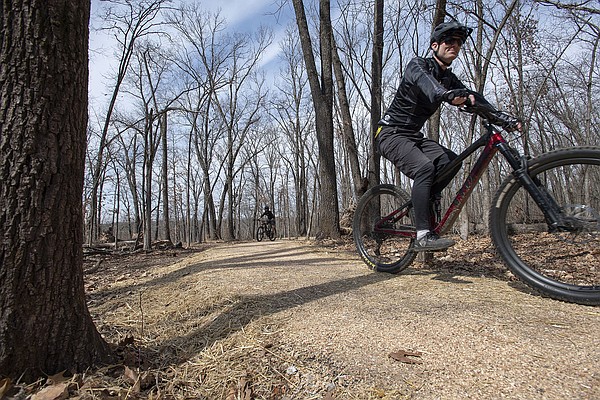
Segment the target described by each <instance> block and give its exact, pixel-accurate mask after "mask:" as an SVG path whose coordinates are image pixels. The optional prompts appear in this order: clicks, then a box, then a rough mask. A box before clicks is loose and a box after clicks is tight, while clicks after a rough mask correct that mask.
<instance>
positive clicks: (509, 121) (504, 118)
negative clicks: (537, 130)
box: [490, 111, 521, 132]
mask: <svg viewBox="0 0 600 400" xmlns="http://www.w3.org/2000/svg"><path fill="white" fill-rule="evenodd" d="M490 122H491V123H492V124H494V125H500V126H501V127H502V128H503V129H504V130H505V131H507V132H512V131H514V130H519V131H520V130H521V121H520V120H519V119H518V118H516V117H513V116H512V115H510V114H507V113H505V112H502V111H496V112H495V113H493V118H491V119H490Z"/></svg>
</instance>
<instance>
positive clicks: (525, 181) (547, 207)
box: [496, 142, 568, 231]
mask: <svg viewBox="0 0 600 400" xmlns="http://www.w3.org/2000/svg"><path fill="white" fill-rule="evenodd" d="M496 146H497V147H498V149H499V150H500V152H501V153H502V155H504V158H505V159H506V160H507V161H508V163H509V164H510V166H511V167H512V168H513V172H512V174H513V176H514V177H515V178H516V179H517V180H518V181H519V182H521V185H522V186H523V188H524V189H525V190H526V191H527V192H528V193H529V195H530V196H531V198H532V199H533V201H534V202H535V203H536V204H537V205H538V207H539V208H540V210H542V212H543V213H544V217H545V219H546V222H547V223H548V227H549V229H550V231H554V230H556V229H558V228H561V227H562V228H568V227H567V226H566V224H565V222H564V218H563V213H562V209H561V207H560V206H559V205H558V204H557V203H556V201H555V200H554V198H553V197H552V195H551V194H550V193H548V191H547V190H546V188H545V187H544V186H543V185H542V183H541V182H540V180H539V179H538V178H537V177H532V176H531V175H530V174H529V171H528V158H527V157H526V156H520V155H519V154H518V153H517V152H516V151H514V150H513V149H512V148H511V147H510V146H509V145H508V144H507V143H506V142H500V143H497V144H496Z"/></svg>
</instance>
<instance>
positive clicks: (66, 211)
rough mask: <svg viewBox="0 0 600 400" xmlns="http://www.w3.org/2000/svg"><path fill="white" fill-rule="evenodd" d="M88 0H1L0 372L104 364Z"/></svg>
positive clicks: (32, 373) (27, 374)
mask: <svg viewBox="0 0 600 400" xmlns="http://www.w3.org/2000/svg"><path fill="white" fill-rule="evenodd" d="M89 13H90V3H89V1H88V2H86V1H67V0H55V1H51V2H47V1H45V0H22V1H16V2H2V3H0V24H1V28H2V37H1V39H0V63H1V65H2V68H1V69H0V106H1V107H0V109H1V110H2V111H1V113H2V114H1V115H2V117H1V118H0V181H1V182H2V185H1V186H0V229H1V232H0V235H1V236H0V237H1V238H2V239H0V240H1V247H0V375H4V376H9V377H12V378H15V379H16V378H19V377H20V376H21V374H23V377H22V379H24V380H27V381H31V380H34V379H36V378H37V377H40V376H45V375H44V374H48V375H51V374H54V373H57V372H59V371H62V370H83V369H85V368H87V367H89V366H90V365H92V364H95V363H99V362H104V361H109V360H110V358H111V353H110V350H109V348H108V345H107V344H106V343H105V342H104V340H103V339H102V338H101V336H100V334H99V333H98V331H97V330H96V328H95V326H94V323H93V321H92V318H91V317H90V314H89V312H88V309H87V306H86V303H85V293H84V287H83V268H82V260H83V250H82V245H83V210H82V206H81V199H82V195H83V172H84V160H85V148H86V129H87V111H88V110H87V105H88V97H87V84H88V22H89Z"/></svg>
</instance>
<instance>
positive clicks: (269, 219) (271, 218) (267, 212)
mask: <svg viewBox="0 0 600 400" xmlns="http://www.w3.org/2000/svg"><path fill="white" fill-rule="evenodd" d="M263 217H266V218H267V223H268V224H269V225H270V226H271V229H275V214H273V212H272V211H271V210H269V206H265V211H264V212H263V213H262V214H261V216H260V218H263Z"/></svg>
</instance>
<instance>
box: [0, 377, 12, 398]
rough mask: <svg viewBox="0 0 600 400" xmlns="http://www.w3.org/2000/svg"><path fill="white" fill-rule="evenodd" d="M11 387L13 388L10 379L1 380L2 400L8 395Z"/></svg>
mask: <svg viewBox="0 0 600 400" xmlns="http://www.w3.org/2000/svg"><path fill="white" fill-rule="evenodd" d="M11 386H12V383H11V381H10V379H8V378H4V379H0V399H1V398H3V397H4V395H5V394H6V392H8V390H9V389H10V387H11Z"/></svg>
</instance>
